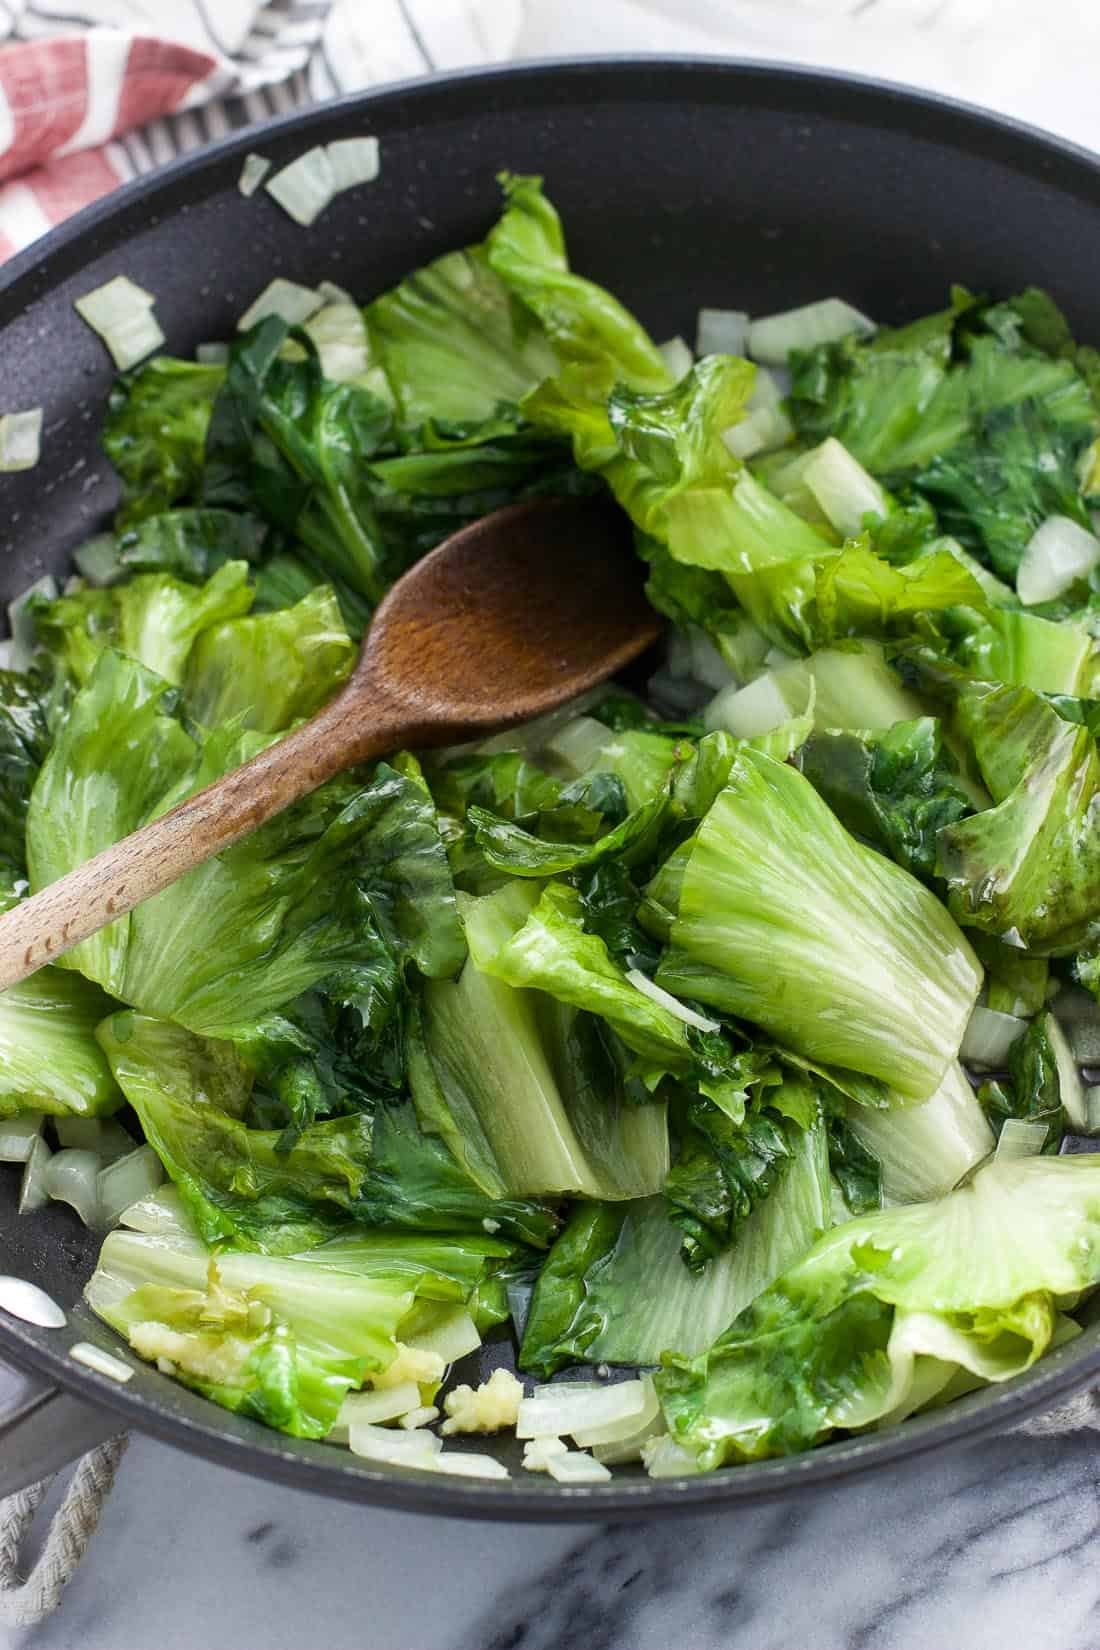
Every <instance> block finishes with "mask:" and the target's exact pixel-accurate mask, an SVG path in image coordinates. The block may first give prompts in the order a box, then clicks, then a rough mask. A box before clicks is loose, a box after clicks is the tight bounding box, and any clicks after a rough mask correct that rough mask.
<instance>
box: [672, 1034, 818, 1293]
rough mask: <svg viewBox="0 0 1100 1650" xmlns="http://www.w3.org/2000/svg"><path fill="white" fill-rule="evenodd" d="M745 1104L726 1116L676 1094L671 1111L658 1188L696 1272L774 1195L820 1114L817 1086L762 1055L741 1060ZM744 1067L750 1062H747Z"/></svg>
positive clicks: (702, 1100) (706, 1102) (705, 1102)
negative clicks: (672, 1142) (668, 1164)
mask: <svg viewBox="0 0 1100 1650" xmlns="http://www.w3.org/2000/svg"><path fill="white" fill-rule="evenodd" d="M742 1058H743V1060H744V1061H745V1064H746V1066H747V1067H748V1069H747V1070H746V1072H745V1101H746V1102H747V1101H748V1099H749V1098H750V1097H751V1098H752V1100H753V1104H752V1105H751V1106H748V1105H747V1104H742V1105H741V1106H739V1107H737V1108H736V1109H735V1110H734V1111H733V1113H732V1114H731V1112H730V1111H729V1110H727V1109H726V1108H725V1106H723V1105H719V1104H715V1102H714V1101H713V1100H710V1099H709V1098H707V1097H706V1096H704V1095H702V1094H696V1095H690V1096H684V1095H679V1096H677V1103H676V1104H674V1106H673V1108H672V1120H673V1127H674V1130H675V1133H676V1136H677V1148H678V1149H677V1156H676V1162H675V1163H674V1164H673V1167H672V1169H671V1170H670V1171H669V1174H668V1177H667V1179H666V1180H665V1184H664V1195H665V1201H666V1203H667V1204H668V1210H669V1218H670V1219H671V1221H672V1222H673V1224H674V1225H675V1226H676V1227H678V1228H679V1231H680V1233H681V1250H680V1252H681V1256H682V1258H683V1261H684V1264H685V1265H686V1266H688V1267H689V1268H690V1269H691V1270H692V1271H694V1272H697V1271H701V1270H702V1269H703V1267H705V1266H707V1265H709V1264H711V1263H712V1262H713V1260H714V1257H715V1256H716V1255H720V1254H721V1253H722V1252H723V1250H725V1249H728V1248H729V1246H730V1245H731V1244H733V1245H734V1246H736V1244H737V1243H738V1241H739V1239H740V1233H741V1231H742V1229H743V1227H744V1223H745V1221H746V1220H748V1219H749V1217H750V1216H751V1215H752V1213H753V1211H754V1210H755V1209H757V1208H759V1207H760V1205H761V1204H762V1203H764V1202H766V1201H768V1200H770V1199H771V1198H772V1197H774V1196H775V1193H776V1190H777V1189H778V1187H779V1186H781V1185H782V1183H783V1180H784V1178H785V1176H786V1175H787V1174H788V1173H789V1172H790V1170H791V1165H792V1163H793V1162H794V1159H795V1157H796V1155H797V1152H798V1150H799V1147H800V1141H801V1136H802V1135H803V1133H804V1132H805V1131H806V1130H807V1129H809V1128H813V1127H815V1126H816V1125H817V1124H818V1123H819V1121H820V1118H821V1116H822V1101H821V1096H820V1092H819V1090H818V1088H817V1086H816V1085H815V1084H814V1083H813V1082H812V1081H809V1080H806V1079H805V1078H802V1077H795V1076H793V1075H791V1076H787V1077H785V1078H783V1079H780V1074H779V1073H778V1072H777V1071H776V1070H775V1068H774V1065H773V1064H772V1062H771V1061H770V1059H768V1058H767V1056H764V1057H763V1058H761V1057H756V1059H755V1060H754V1059H753V1057H752V1056H749V1055H746V1056H743V1057H742ZM750 1062H751V1063H750Z"/></svg>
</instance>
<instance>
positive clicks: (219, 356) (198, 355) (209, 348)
mask: <svg viewBox="0 0 1100 1650" xmlns="http://www.w3.org/2000/svg"><path fill="white" fill-rule="evenodd" d="M195 360H196V361H198V362H199V363H200V365H202V366H204V367H224V366H225V364H226V362H227V361H228V360H229V345H228V344H222V343H219V342H217V340H212V341H211V342H210V343H208V344H197V345H196V346H195Z"/></svg>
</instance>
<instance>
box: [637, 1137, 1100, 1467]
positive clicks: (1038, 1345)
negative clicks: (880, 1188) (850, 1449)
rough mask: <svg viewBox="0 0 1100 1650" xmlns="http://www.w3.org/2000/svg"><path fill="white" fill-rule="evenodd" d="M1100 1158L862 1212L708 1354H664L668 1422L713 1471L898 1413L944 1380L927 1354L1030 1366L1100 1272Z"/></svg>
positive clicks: (975, 1366) (984, 1173)
mask: <svg viewBox="0 0 1100 1650" xmlns="http://www.w3.org/2000/svg"><path fill="white" fill-rule="evenodd" d="M1098 1244H1100V1166H1098V1165H1097V1164H1096V1163H1095V1162H1094V1161H1093V1160H1092V1159H1090V1158H1088V1157H1077V1158H1061V1159H1051V1158H1043V1157H1039V1158H1026V1159H1021V1160H1017V1161H1015V1162H1008V1163H1004V1162H1001V1163H997V1164H995V1165H991V1166H990V1167H989V1168H986V1169H984V1170H981V1171H980V1172H979V1173H978V1174H977V1175H976V1176H975V1178H974V1180H973V1181H972V1182H971V1184H969V1185H968V1186H965V1187H963V1188H962V1189H961V1190H959V1191H957V1192H954V1193H952V1194H951V1196H950V1197H948V1198H945V1199H943V1200H941V1201H940V1202H937V1203H923V1204H911V1205H909V1206H908V1207H905V1208H898V1209H888V1210H883V1211H881V1212H880V1213H877V1214H872V1215H867V1216H863V1217H861V1218H859V1219H856V1220H852V1221H850V1222H848V1223H847V1224H845V1225H842V1226H838V1227H836V1228H834V1230H833V1231H831V1232H828V1233H826V1235H825V1236H824V1237H823V1238H821V1239H819V1240H818V1242H817V1244H816V1245H815V1246H814V1248H813V1249H811V1250H810V1252H809V1254H808V1255H807V1256H806V1257H805V1259H803V1260H802V1261H801V1262H800V1263H798V1264H797V1265H796V1266H795V1267H793V1268H792V1269H791V1270H790V1271H788V1272H787V1273H785V1274H784V1276H783V1277H781V1278H780V1279H779V1280H778V1281H777V1282H776V1283H774V1284H773V1285H772V1286H771V1287H770V1288H769V1289H767V1290H766V1291H765V1292H764V1293H763V1294H762V1295H759V1296H758V1297H757V1298H756V1300H755V1301H754V1302H753V1304H752V1305H751V1306H750V1307H748V1309H747V1310H746V1311H744V1312H742V1313H741V1315H740V1316H739V1317H738V1318H736V1319H735V1320H734V1322H733V1324H732V1325H731V1326H730V1328H729V1329H728V1330H727V1331H726V1332H725V1334H723V1335H722V1336H720V1337H719V1339H718V1340H717V1341H716V1342H715V1343H714V1345H713V1346H712V1347H711V1348H710V1350H709V1351H708V1352H705V1353H703V1354H702V1356H700V1357H695V1358H692V1357H684V1356H669V1357H667V1358H666V1360H665V1363H666V1367H665V1369H663V1370H662V1371H661V1373H660V1374H659V1375H658V1376H657V1386H658V1391H659V1393H660V1397H661V1403H662V1407H663V1409H664V1412H665V1416H666V1419H667V1420H668V1424H669V1429H670V1431H671V1433H672V1435H673V1437H674V1438H675V1439H676V1441H677V1442H679V1443H681V1444H682V1445H684V1446H685V1447H687V1448H688V1449H689V1450H690V1451H691V1452H692V1453H693V1454H694V1455H695V1457H696V1461H697V1464H698V1465H699V1466H700V1467H702V1468H704V1469H708V1468H712V1467H716V1466H719V1465H721V1463H722V1462H724V1461H731V1460H755V1459H759V1458H760V1457H762V1456H768V1455H784V1454H789V1453H791V1452H792V1451H794V1450H798V1449H804V1448H806V1447H807V1446H808V1445H810V1444H813V1443H815V1442H817V1441H818V1440H819V1439H821V1438H823V1437H827V1436H828V1434H829V1433H830V1432H831V1431H832V1430H834V1429H835V1428H837V1427H846V1428H858V1427H862V1426H868V1425H871V1424H873V1423H874V1422H877V1421H881V1420H883V1419H885V1418H890V1417H895V1416H898V1415H903V1414H905V1413H907V1412H908V1410H909V1409H911V1408H912V1407H914V1404H919V1403H920V1402H922V1401H926V1399H927V1397H928V1396H931V1395H933V1394H934V1392H935V1391H936V1390H937V1387H936V1385H935V1383H932V1384H931V1391H929V1385H928V1384H927V1383H925V1382H922V1381H919V1380H918V1375H919V1374H920V1370H919V1360H920V1359H923V1358H934V1359H936V1360H938V1362H939V1364H940V1365H941V1366H943V1367H942V1368H941V1369H940V1370H939V1371H938V1373H939V1374H940V1375H941V1376H942V1381H941V1382H940V1384H939V1388H938V1389H939V1390H942V1388H943V1387H945V1386H946V1385H947V1382H948V1381H949V1380H950V1379H951V1378H952V1377H953V1376H954V1375H955V1373H956V1372H957V1371H958V1370H959V1369H965V1370H968V1371H969V1372H970V1373H971V1374H972V1375H974V1376H975V1377H977V1378H978V1379H979V1380H980V1381H998V1380H1004V1379H1007V1378H1008V1377H1009V1376H1011V1375H1016V1374H1019V1373H1020V1372H1021V1371H1023V1370H1024V1369H1027V1368H1028V1367H1029V1366H1030V1365H1031V1364H1032V1363H1033V1362H1034V1360H1035V1359H1036V1358H1037V1357H1038V1356H1039V1355H1040V1354H1041V1353H1042V1352H1043V1351H1044V1350H1045V1348H1046V1347H1047V1346H1048V1345H1049V1343H1050V1340H1051V1337H1052V1335H1053V1334H1054V1332H1055V1328H1056V1325H1057V1315H1056V1312H1055V1307H1054V1300H1055V1299H1056V1298H1057V1297H1059V1296H1064V1295H1070V1294H1074V1293H1076V1292H1077V1291H1078V1290H1080V1289H1082V1288H1088V1287H1090V1286H1091V1285H1092V1284H1093V1283H1095V1282H1096V1281H1097V1277H1098V1276H1100V1267H1098V1262H1097V1255H1098V1254H1100V1247H1098Z"/></svg>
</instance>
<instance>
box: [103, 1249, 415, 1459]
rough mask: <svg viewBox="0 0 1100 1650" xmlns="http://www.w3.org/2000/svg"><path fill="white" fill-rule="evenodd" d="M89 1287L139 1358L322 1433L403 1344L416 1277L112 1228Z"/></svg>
mask: <svg viewBox="0 0 1100 1650" xmlns="http://www.w3.org/2000/svg"><path fill="white" fill-rule="evenodd" d="M85 1294H86V1297H87V1300H88V1304H89V1305H90V1306H91V1308H92V1310H93V1311H94V1312H96V1313H97V1314H98V1316H99V1317H101V1318H103V1319H104V1320H105V1321H106V1322H107V1323H109V1324H110V1325H111V1326H112V1328H114V1329H117V1330H118V1331H119V1333H120V1334H123V1335H125V1336H127V1338H128V1339H129V1342H130V1345H131V1346H132V1347H133V1349H134V1351H135V1352H137V1353H138V1354H139V1356H141V1357H144V1358H149V1359H152V1360H155V1359H158V1358H168V1359H170V1360H171V1362H172V1364H173V1365H174V1367H175V1372H176V1375H177V1377H178V1378H179V1379H180V1380H182V1381H183V1382H184V1383H185V1384H186V1385H188V1386H193V1387H195V1388H196V1390H197V1391H199V1392H202V1393H204V1394H205V1396H206V1397H208V1398H212V1399H213V1400H214V1402H215V1403H218V1404H221V1405H222V1406H223V1408H225V1409H229V1410H234V1411H237V1412H238V1413H240V1414H242V1415H247V1416H251V1417H252V1418H253V1419H254V1420H259V1421H263V1422H265V1423H266V1424H267V1425H268V1426H273V1427H278V1428H279V1429H280V1430H281V1431H283V1432H289V1433H290V1434H291V1435H292V1436H294V1437H298V1438H323V1437H324V1436H325V1434H326V1433H327V1432H328V1431H329V1430H330V1429H331V1427H332V1425H333V1422H334V1421H335V1420H336V1416H337V1412H338V1411H339V1408H340V1405H341V1403H342V1402H343V1399H344V1397H345V1395H346V1394H347V1392H348V1391H349V1390H351V1389H352V1388H353V1387H358V1386H360V1385H361V1384H362V1383H363V1381H364V1380H365V1379H366V1377H367V1376H368V1374H370V1373H371V1372H372V1371H376V1370H380V1369H384V1368H385V1367H386V1365H388V1364H389V1363H391V1362H392V1360H393V1358H394V1357H395V1355H396V1353H397V1341H396V1336H397V1334H398V1331H399V1329H400V1326H401V1322H402V1319H403V1318H405V1316H406V1314H407V1313H408V1312H409V1309H410V1307H411V1306H412V1305H413V1301H414V1295H413V1291H412V1289H411V1288H410V1287H409V1284H408V1280H407V1279H404V1278H401V1277H385V1276H374V1277H372V1276H369V1275H367V1276H363V1275H359V1274H357V1273H356V1272H355V1271H353V1270H348V1271H338V1270H336V1269H335V1268H334V1267H331V1266H325V1265H320V1266H318V1265H314V1264H313V1263H312V1262H311V1261H310V1260H308V1259H303V1260H292V1259H283V1258H275V1257H273V1256H268V1255H257V1254H247V1253H240V1252H237V1251H234V1250H223V1251H221V1252H220V1253H219V1254H218V1256H217V1258H216V1259H215V1260H209V1259H208V1257H207V1255H206V1253H205V1252H204V1251H203V1250H202V1249H201V1248H199V1249H196V1248H195V1247H193V1246H188V1245H187V1243H186V1240H185V1241H184V1242H183V1243H179V1242H176V1243H166V1242H165V1241H164V1240H163V1239H157V1238H154V1237H147V1236H144V1235H143V1234H140V1233H137V1232H112V1233H111V1234H110V1236H109V1237H108V1238H107V1239H106V1241H105V1243H104V1245H103V1250H102V1253H101V1255H100V1259H99V1265H98V1266H97V1268H96V1271H95V1273H94V1275H93V1276H92V1278H91V1279H90V1281H89V1283H88V1285H87V1288H86V1290H85Z"/></svg>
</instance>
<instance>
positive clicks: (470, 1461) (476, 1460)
mask: <svg viewBox="0 0 1100 1650" xmlns="http://www.w3.org/2000/svg"><path fill="white" fill-rule="evenodd" d="M417 1436H418V1434H417V1433H415V1432H414V1433H413V1434H412V1437H414V1438H415V1437H417ZM432 1466H433V1467H434V1469H435V1471H436V1472H446V1473H450V1474H451V1475H452V1477H455V1478H511V1476H512V1474H511V1473H510V1472H509V1471H508V1468H507V1467H506V1466H505V1465H504V1462H503V1461H498V1460H497V1459H496V1458H495V1457H494V1456H492V1455H478V1454H476V1453H475V1452H473V1451H471V1452H470V1453H466V1452H465V1451H463V1452H462V1453H461V1454H460V1453H459V1451H458V1450H456V1449H446V1450H443V1451H442V1452H441V1453H440V1454H439V1455H437V1456H435V1457H434V1458H433V1460H432Z"/></svg>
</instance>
